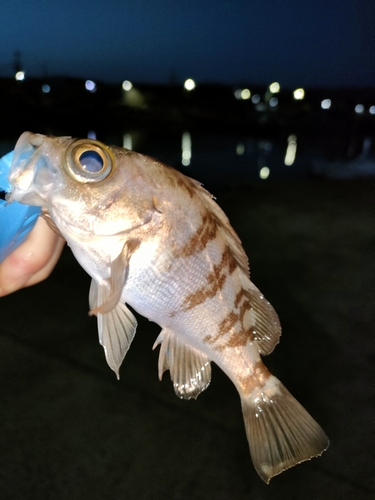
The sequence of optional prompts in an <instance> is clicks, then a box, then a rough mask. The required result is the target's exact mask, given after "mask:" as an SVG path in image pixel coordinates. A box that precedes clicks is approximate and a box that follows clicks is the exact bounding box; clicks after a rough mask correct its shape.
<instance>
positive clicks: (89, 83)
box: [85, 80, 96, 92]
mask: <svg viewBox="0 0 375 500" xmlns="http://www.w3.org/2000/svg"><path fill="white" fill-rule="evenodd" d="M85 88H86V90H88V91H89V92H96V83H95V82H93V81H92V80H86V82H85Z"/></svg>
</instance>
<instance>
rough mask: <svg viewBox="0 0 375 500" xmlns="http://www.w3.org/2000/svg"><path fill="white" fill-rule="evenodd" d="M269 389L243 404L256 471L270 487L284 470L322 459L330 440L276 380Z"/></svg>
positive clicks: (271, 379)
mask: <svg viewBox="0 0 375 500" xmlns="http://www.w3.org/2000/svg"><path fill="white" fill-rule="evenodd" d="M273 382H275V385H274V384H273ZM268 384H269V385H268ZM271 384H272V386H271ZM267 385H268V388H267V389H266V388H265V387H263V390H262V389H260V390H259V392H258V394H254V392H253V393H252V394H251V396H249V397H246V398H241V403H242V411H243V417H244V421H245V428H246V434H247V439H248V441H249V446H250V453H251V458H252V461H253V464H254V467H255V469H256V471H257V472H258V474H259V475H260V477H261V478H262V479H263V481H265V482H266V483H269V482H270V479H272V477H273V476H276V475H277V474H280V473H281V472H283V471H284V470H286V469H289V468H290V467H293V466H294V465H297V464H299V463H301V462H304V461H305V460H309V459H311V458H313V457H315V456H318V455H321V454H322V453H323V452H324V451H325V450H326V449H327V448H328V446H329V440H328V438H327V436H326V435H325V433H324V431H323V429H322V428H321V427H320V426H319V424H317V422H315V420H314V419H313V418H312V417H311V416H310V415H309V414H308V412H307V411H306V410H305V409H304V408H303V406H301V405H300V404H299V403H298V401H297V400H296V399H294V397H293V396H292V395H291V394H290V393H289V392H288V390H287V389H286V388H285V387H284V386H283V385H282V384H281V382H279V381H278V380H277V379H276V377H273V376H271V378H270V380H269V382H268V383H267Z"/></svg>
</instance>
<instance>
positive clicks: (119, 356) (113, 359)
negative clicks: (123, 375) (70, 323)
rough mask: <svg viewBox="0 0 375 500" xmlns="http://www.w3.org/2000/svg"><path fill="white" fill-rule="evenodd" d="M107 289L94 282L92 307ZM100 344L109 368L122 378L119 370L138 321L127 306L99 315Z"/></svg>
mask: <svg viewBox="0 0 375 500" xmlns="http://www.w3.org/2000/svg"><path fill="white" fill-rule="evenodd" d="M104 291H105V289H104V288H103V287H99V285H98V284H97V283H96V281H95V280H92V282H91V287H90V293H89V301H90V306H92V305H94V304H95V303H97V302H98V301H100V300H101V299H102V298H104V297H103V292H104ZM97 317H98V332H99V342H100V344H101V345H102V346H103V348H104V353H105V357H106V360H107V363H108V365H109V367H110V368H111V369H112V370H113V371H114V372H115V373H116V376H117V378H120V375H119V369H120V366H121V364H122V361H123V360H124V358H125V355H126V353H127V352H128V350H129V347H130V344H131V342H132V340H133V338H134V335H135V332H136V330H137V320H136V319H135V317H134V315H133V314H132V313H131V311H130V310H129V309H128V308H127V306H126V305H125V304H122V303H121V302H118V304H117V305H116V306H115V307H114V308H112V309H111V310H110V311H109V312H107V313H105V314H102V313H97Z"/></svg>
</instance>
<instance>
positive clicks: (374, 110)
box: [368, 106, 375, 115]
mask: <svg viewBox="0 0 375 500" xmlns="http://www.w3.org/2000/svg"><path fill="white" fill-rule="evenodd" d="M368 111H369V113H370V115H375V106H370V108H369V110H368Z"/></svg>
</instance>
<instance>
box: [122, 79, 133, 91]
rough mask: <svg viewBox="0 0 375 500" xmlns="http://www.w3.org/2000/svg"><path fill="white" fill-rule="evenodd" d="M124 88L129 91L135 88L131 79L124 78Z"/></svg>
mask: <svg viewBox="0 0 375 500" xmlns="http://www.w3.org/2000/svg"><path fill="white" fill-rule="evenodd" d="M122 88H123V89H124V90H125V91H126V92H128V91H129V90H131V89H132V88H133V84H132V82H129V80H124V81H123V82H122Z"/></svg>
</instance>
